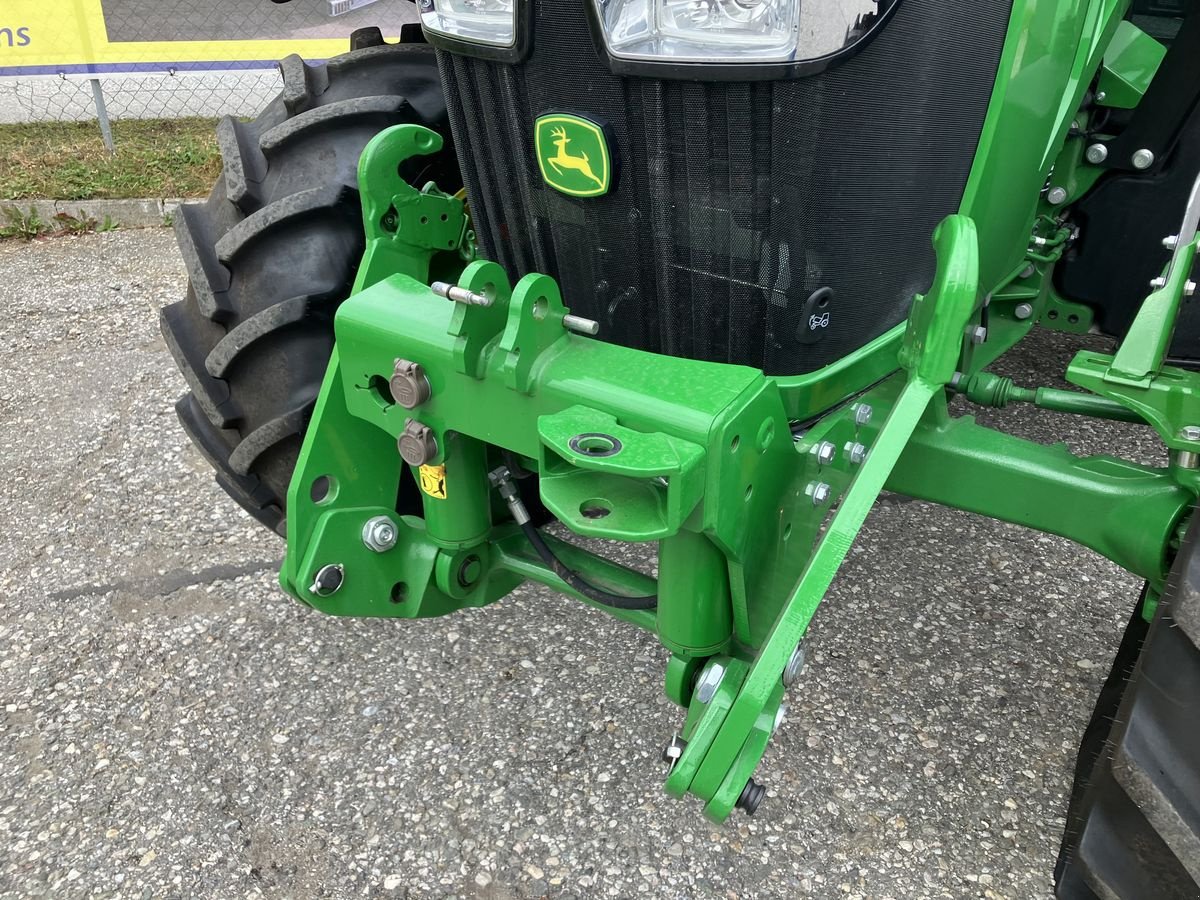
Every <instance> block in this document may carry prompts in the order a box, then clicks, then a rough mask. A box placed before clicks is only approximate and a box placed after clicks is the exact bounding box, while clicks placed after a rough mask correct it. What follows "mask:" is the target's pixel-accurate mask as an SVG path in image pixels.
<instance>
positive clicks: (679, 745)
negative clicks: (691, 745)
mask: <svg viewBox="0 0 1200 900" xmlns="http://www.w3.org/2000/svg"><path fill="white" fill-rule="evenodd" d="M686 749H687V741H685V740H684V739H683V738H681V737H680V736H679V733H678V732H676V733H675V734H673V735H672V736H671V740H670V741H668V742H667V746H665V747H663V749H662V761H663V762H665V763H666V764H667V772H668V773H669V772H670V771H671V770H672V769H674V768H675V764H676V763H677V762H679V759H680V757H681V756H683V751H684V750H686Z"/></svg>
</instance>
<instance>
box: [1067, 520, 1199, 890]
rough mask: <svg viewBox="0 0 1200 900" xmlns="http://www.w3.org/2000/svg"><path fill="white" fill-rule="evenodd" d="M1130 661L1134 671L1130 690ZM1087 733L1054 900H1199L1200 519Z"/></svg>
mask: <svg viewBox="0 0 1200 900" xmlns="http://www.w3.org/2000/svg"><path fill="white" fill-rule="evenodd" d="M1143 636H1144V639H1143ZM1131 655H1132V657H1133V658H1136V665H1135V666H1133V667H1132V674H1131V675H1128V679H1127V680H1126V676H1127V674H1128V670H1129V668H1130V666H1129V663H1130V660H1131ZM1122 684H1123V688H1122V689H1121V690H1120V703H1119V705H1115V704H1114V703H1113V702H1112V701H1113V698H1114V692H1115V691H1116V689H1117V686H1119V685H1122ZM1114 710H1115V715H1114ZM1106 719H1111V720H1112V725H1111V727H1110V728H1109V729H1108V735H1107V740H1106V741H1105V742H1104V744H1103V749H1102V750H1101V751H1100V752H1099V754H1098V756H1097V758H1096V760H1095V762H1094V764H1093V765H1091V766H1090V767H1089V766H1088V765H1087V762H1088V761H1087V759H1086V757H1085V756H1084V754H1086V753H1088V752H1089V748H1090V747H1092V746H1094V745H1095V744H1096V735H1095V729H1096V728H1098V727H1100V726H1101V725H1102V723H1103V722H1104V720H1106ZM1089 731H1090V732H1091V736H1090V738H1089V736H1085V738H1084V742H1083V745H1082V746H1081V748H1080V754H1081V760H1080V766H1079V768H1078V769H1077V771H1076V778H1077V786H1076V790H1075V791H1074V792H1073V796H1072V801H1071V809H1070V811H1069V813H1068V827H1067V833H1066V835H1065V837H1064V840H1063V849H1062V854H1061V856H1060V859H1059V864H1058V867H1057V870H1056V876H1057V878H1056V882H1057V894H1058V897H1059V898H1060V900H1095V898H1099V900H1198V898H1200V517H1195V518H1193V523H1192V526H1191V528H1190V529H1189V532H1188V536H1187V539H1186V540H1185V541H1184V546H1183V548H1182V549H1181V550H1180V552H1179V555H1178V558H1177V559H1176V561H1175V565H1174V567H1173V569H1172V571H1171V575H1170V578H1169V579H1168V581H1167V586H1166V588H1165V590H1164V591H1163V597H1162V599H1161V600H1160V602H1159V606H1158V610H1157V612H1156V613H1155V617H1154V622H1153V624H1152V625H1151V626H1150V628H1149V631H1148V632H1147V631H1146V629H1145V626H1144V625H1142V624H1139V622H1138V616H1137V615H1135V618H1134V620H1133V621H1132V622H1131V623H1130V628H1129V630H1128V631H1127V632H1126V638H1125V641H1123V642H1122V646H1121V650H1120V651H1119V652H1118V654H1117V661H1116V664H1115V665H1114V670H1113V675H1111V676H1110V677H1109V682H1108V683H1107V684H1106V685H1105V690H1104V692H1102V694H1101V700H1100V703H1099V704H1098V706H1097V717H1095V718H1093V723H1092V726H1090V727H1089Z"/></svg>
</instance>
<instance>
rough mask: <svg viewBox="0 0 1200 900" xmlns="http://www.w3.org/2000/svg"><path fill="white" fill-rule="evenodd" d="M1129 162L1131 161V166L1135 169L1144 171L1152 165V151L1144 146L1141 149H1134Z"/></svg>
mask: <svg viewBox="0 0 1200 900" xmlns="http://www.w3.org/2000/svg"><path fill="white" fill-rule="evenodd" d="M1130 162H1132V163H1133V167H1134V168H1135V169H1137V170H1139V171H1145V170H1146V169H1148V168H1150V167H1151V166H1152V165H1154V151H1153V150H1147V149H1144V148H1143V149H1142V150H1136V151H1134V154H1133V157H1132V159H1131V160H1130Z"/></svg>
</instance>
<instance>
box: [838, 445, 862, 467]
mask: <svg viewBox="0 0 1200 900" xmlns="http://www.w3.org/2000/svg"><path fill="white" fill-rule="evenodd" d="M842 449H844V450H845V451H846V455H847V456H848V457H850V464H851V465H854V466H861V465H862V464H863V462H864V461H866V458H867V445H866V444H860V443H859V442H858V441H850V442H849V443H848V444H846V446H845V447H844V448H842Z"/></svg>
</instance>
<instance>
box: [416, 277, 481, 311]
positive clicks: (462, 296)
mask: <svg viewBox="0 0 1200 900" xmlns="http://www.w3.org/2000/svg"><path fill="white" fill-rule="evenodd" d="M429 289H430V290H431V291H433V292H434V293H435V294H437V295H438V296H439V297H445V298H446V299H447V300H453V301H454V302H455V303H465V304H466V305H467V306H491V305H492V298H491V297H489V296H488V295H487V294H477V293H476V292H475V291H468V290H467V289H466V288H462V287H459V286H458V285H457V284H448V283H447V282H445V281H435V282H434V283H433V284H431V285H430V286H429Z"/></svg>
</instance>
